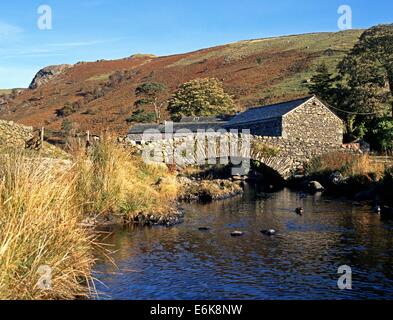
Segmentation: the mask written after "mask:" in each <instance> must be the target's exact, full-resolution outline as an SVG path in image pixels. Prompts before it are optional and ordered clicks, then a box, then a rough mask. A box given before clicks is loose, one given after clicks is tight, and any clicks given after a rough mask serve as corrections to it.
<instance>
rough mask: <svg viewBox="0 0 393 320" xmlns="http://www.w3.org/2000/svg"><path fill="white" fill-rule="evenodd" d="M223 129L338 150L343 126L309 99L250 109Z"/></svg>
mask: <svg viewBox="0 0 393 320" xmlns="http://www.w3.org/2000/svg"><path fill="white" fill-rule="evenodd" d="M224 127H225V128H226V129H238V130H242V129H248V130H250V131H251V132H250V133H251V134H252V135H255V136H264V137H282V138H286V139H288V140H297V141H304V142H305V143H307V144H310V143H311V144H312V143H313V142H316V143H317V144H318V145H320V144H321V143H326V144H328V145H336V146H337V147H341V146H342V143H343V135H344V124H343V121H342V120H341V119H340V118H339V117H338V116H336V115H335V114H334V113H333V112H332V111H331V110H330V109H329V108H328V107H327V106H326V105H325V104H324V103H323V102H322V101H320V100H319V99H318V98H317V97H315V96H311V97H306V98H302V99H298V100H293V101H288V102H283V103H278V104H273V105H269V106H263V107H257V108H251V109H248V110H247V111H245V112H243V113H240V114H238V115H237V116H235V117H234V118H232V119H231V120H229V121H228V122H227V123H226V124H225V125H224Z"/></svg>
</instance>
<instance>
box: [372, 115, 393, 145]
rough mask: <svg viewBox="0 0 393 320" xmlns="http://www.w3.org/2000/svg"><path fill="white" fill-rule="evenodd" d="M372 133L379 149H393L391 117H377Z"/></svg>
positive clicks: (392, 122)
mask: <svg viewBox="0 0 393 320" xmlns="http://www.w3.org/2000/svg"><path fill="white" fill-rule="evenodd" d="M372 133H373V134H374V136H375V140H376V141H377V143H378V144H379V148H380V149H381V150H384V151H392V150H393V119H392V118H391V117H384V118H381V119H378V121H377V122H376V125H375V128H374V129H373V131H372Z"/></svg>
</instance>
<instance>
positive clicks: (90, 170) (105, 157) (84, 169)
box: [75, 136, 178, 220]
mask: <svg viewBox="0 0 393 320" xmlns="http://www.w3.org/2000/svg"><path fill="white" fill-rule="evenodd" d="M102 139H103V141H102V143H99V144H96V145H95V146H93V148H92V149H91V151H90V152H89V154H88V155H85V154H84V153H81V152H79V153H77V154H76V160H75V162H76V167H75V169H76V171H77V172H78V175H77V176H78V181H77V184H78V193H79V197H80V202H81V203H84V211H85V212H89V213H92V214H105V213H108V212H110V213H115V214H118V215H121V216H122V217H123V218H124V219H125V220H132V219H133V218H134V217H135V216H137V215H138V214H140V213H144V214H151V213H155V214H160V215H165V214H166V213H168V212H171V211H172V210H173V208H174V206H175V204H174V202H175V200H176V198H177V193H178V185H177V182H176V179H175V176H174V175H173V174H171V173H170V172H169V170H168V168H167V167H166V166H165V165H147V164H145V163H143V162H142V160H141V159H140V157H135V156H133V155H132V153H131V151H130V150H127V149H124V148H122V147H120V146H118V145H117V144H116V143H115V142H114V140H113V139H112V138H111V137H110V136H104V137H102Z"/></svg>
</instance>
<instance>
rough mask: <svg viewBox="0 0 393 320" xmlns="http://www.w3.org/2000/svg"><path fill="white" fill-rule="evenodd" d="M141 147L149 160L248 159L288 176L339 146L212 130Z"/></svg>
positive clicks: (218, 161) (217, 161)
mask: <svg viewBox="0 0 393 320" xmlns="http://www.w3.org/2000/svg"><path fill="white" fill-rule="evenodd" d="M142 149H143V150H144V156H145V157H148V158H149V161H151V162H157V163H159V162H165V163H168V164H177V165H180V166H192V165H205V164H211V165H215V164H229V163H231V164H233V165H235V166H236V165H240V164H242V165H244V166H245V167H246V168H248V164H247V163H249V161H250V160H253V161H258V162H260V163H262V164H264V165H266V166H267V167H269V168H271V169H273V170H274V171H275V172H277V173H278V174H279V175H280V176H281V177H282V178H284V179H287V178H289V177H290V176H291V175H292V174H293V173H294V172H296V171H297V170H298V169H301V168H303V166H304V164H305V163H307V162H308V161H310V160H311V159H312V158H314V157H317V156H319V155H322V154H324V153H328V152H332V151H338V150H339V149H340V148H338V147H337V144H330V145H329V144H326V143H323V142H320V143H316V142H315V141H313V142H312V143H307V142H304V141H300V140H297V141H296V140H289V139H286V138H283V137H260V136H253V135H242V134H241V135H237V134H231V133H223V134H217V133H215V134H210V135H209V134H207V135H206V134H204V135H200V136H198V135H193V136H190V135H188V136H185V137H180V136H179V137H176V138H171V139H167V140H165V139H158V140H156V141H152V142H149V143H146V144H145V145H144V146H142Z"/></svg>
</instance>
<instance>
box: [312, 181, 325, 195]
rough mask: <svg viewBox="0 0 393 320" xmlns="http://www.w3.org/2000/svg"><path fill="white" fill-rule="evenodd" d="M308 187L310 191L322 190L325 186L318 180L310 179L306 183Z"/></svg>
mask: <svg viewBox="0 0 393 320" xmlns="http://www.w3.org/2000/svg"><path fill="white" fill-rule="evenodd" d="M308 189H309V190H310V191H311V192H322V191H324V190H325V188H324V187H323V186H322V185H321V184H320V183H319V182H318V181H310V182H309V184H308Z"/></svg>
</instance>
